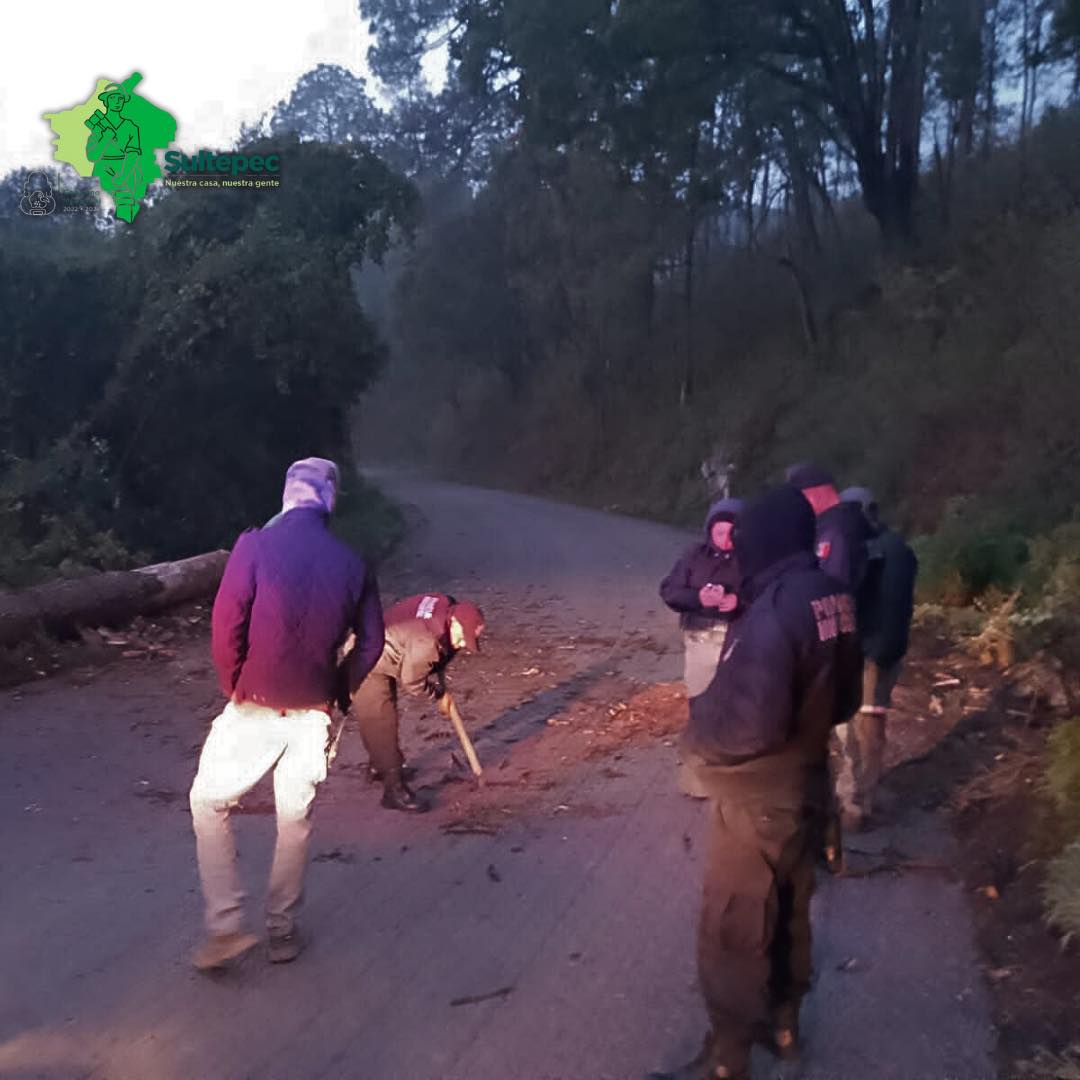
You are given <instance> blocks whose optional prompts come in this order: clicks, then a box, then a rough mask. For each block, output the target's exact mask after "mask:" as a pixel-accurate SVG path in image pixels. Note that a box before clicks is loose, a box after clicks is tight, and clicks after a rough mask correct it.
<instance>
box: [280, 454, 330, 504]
mask: <svg viewBox="0 0 1080 1080" xmlns="http://www.w3.org/2000/svg"><path fill="white" fill-rule="evenodd" d="M337 491H338V467H337V465H335V464H334V462H332V461H329V460H328V459H327V458H318V457H309V458H303V459H301V460H300V461H294V462H293V463H292V464H291V465H290V466H289V471H288V472H287V473H286V474H285V490H284V492H282V496H281V512H282V513H283V514H287V513H288V512H289V511H290V510H296V509H298V508H299V507H302V506H306V507H310V508H312V509H316V510H322V511H323V512H324V513H326V514H330V513H333V510H334V505H335V503H336V502H337Z"/></svg>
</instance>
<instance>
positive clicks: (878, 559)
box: [858, 527, 919, 667]
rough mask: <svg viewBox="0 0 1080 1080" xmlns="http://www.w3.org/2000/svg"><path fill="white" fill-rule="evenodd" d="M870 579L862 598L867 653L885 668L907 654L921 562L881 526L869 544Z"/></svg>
mask: <svg viewBox="0 0 1080 1080" xmlns="http://www.w3.org/2000/svg"><path fill="white" fill-rule="evenodd" d="M867 551H868V556H869V558H868V562H867V571H866V577H865V579H864V581H863V584H862V588H861V589H860V590H859V595H858V616H859V636H860V638H861V639H862V646H863V654H864V655H865V656H866V658H867V659H868V660H873V661H874V663H875V664H878V665H879V666H881V667H891V666H892V665H893V664H896V663H899V661H900V660H902V659H903V658H904V655H905V654H906V653H907V648H908V633H909V630H910V628H911V615H912V612H913V610H914V606H915V578H916V576H917V574H918V572H919V562H918V559H916V557H915V552H914V551H912V550H911V548H910V547H909V546H908V545H907V543H906V542H905V541H904V538H903V537H902V536H901V535H900V534H899V533H896V532H893V530H892V529H888V528H885V527H881V528H879V529H878V530H877V531H876V534H875V535H874V536H873V537H872V539H871V540H870V542H869V544H868V545H867Z"/></svg>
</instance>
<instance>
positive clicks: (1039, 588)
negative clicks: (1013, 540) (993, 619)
mask: <svg viewBox="0 0 1080 1080" xmlns="http://www.w3.org/2000/svg"><path fill="white" fill-rule="evenodd" d="M1029 546H1030V551H1031V559H1030V562H1029V564H1028V567H1027V569H1026V571H1025V573H1024V575H1023V592H1024V598H1025V599H1024V604H1023V606H1022V608H1021V610H1020V611H1018V612H1017V613H1016V614H1015V615H1014V616H1013V617H1012V622H1013V625H1014V628H1015V630H1016V633H1017V635H1018V637H1019V638H1020V639H1021V642H1022V645H1021V647H1022V649H1023V651H1024V652H1028V653H1031V652H1037V651H1040V650H1044V651H1049V652H1052V653H1054V654H1055V655H1057V656H1059V657H1060V658H1061V659H1062V660H1065V661H1066V662H1068V663H1074V662H1077V661H1080V524H1078V523H1076V522H1070V523H1068V524H1065V525H1060V526H1058V527H1057V528H1056V529H1053V530H1052V531H1051V532H1049V533H1047V534H1046V535H1044V536H1039V537H1036V538H1035V539H1034V540H1032V541H1031V543H1030V545H1029Z"/></svg>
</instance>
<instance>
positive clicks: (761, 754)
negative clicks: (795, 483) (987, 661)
mask: <svg viewBox="0 0 1080 1080" xmlns="http://www.w3.org/2000/svg"><path fill="white" fill-rule="evenodd" d="M814 537H815V522H814V515H813V511H812V510H811V509H810V505H809V503H807V501H806V500H805V499H804V498H803V497H802V495H801V494H800V493H799V492H797V491H796V490H795V489H794V488H790V487H784V488H780V489H778V490H776V491H773V492H770V493H768V494H767V495H765V496H763V497H762V498H761V499H759V500H758V501H757V502H755V503H754V504H753V505H752V506H751V507H750V508H749V509H748V510H747V511H746V512H745V513H744V514H743V515H742V517H741V518H740V521H739V524H738V526H737V527H736V532H735V551H736V556H737V557H738V559H739V561H740V563H741V564H742V566H743V569H744V571H745V578H744V582H743V593H742V600H743V602H744V603H745V604H746V605H748V606H747V610H746V611H745V613H744V614H743V615H742V617H741V618H740V619H739V620H738V622H736V623H735V624H734V625H733V626H732V628H731V630H730V632H729V635H728V639H727V643H726V645H725V648H724V653H723V656H722V657H721V660H720V664H719V666H718V668H717V671H716V675H715V676H714V677H713V680H712V682H711V683H710V684H709V686H708V688H707V689H706V690H705V692H704V693H702V694H701V695H699V696H698V697H696V698H694V699H693V700H692V701H691V703H690V725H689V728H688V731H687V736H686V743H687V748H688V749H689V750H690V751H692V752H693V753H695V754H697V755H698V756H699V757H701V758H703V759H704V760H705V762H706V763H708V764H709V765H712V766H713V769H712V772H713V773H714V774H715V779H716V780H717V782H718V783H720V784H721V785H722V786H726V787H728V788H732V787H736V788H738V789H740V790H744V791H746V792H747V793H750V792H751V791H758V792H761V791H767V792H771V793H772V794H773V795H777V796H779V795H780V794H783V797H784V798H791V799H794V800H795V801H796V803H799V802H802V801H805V800H806V799H807V798H811V797H813V798H814V799H817V800H820V799H823V798H824V794H825V792H826V779H827V758H828V741H829V733H830V732H831V730H832V728H833V725H835V724H838V723H842V722H843V721H845V720H847V719H848V718H849V717H850V716H851V715H852V713H853V712H854V711H855V710H856V709H857V708H858V705H859V696H860V692H861V675H862V656H861V653H860V651H859V643H858V639H857V637H856V634H855V603H854V599H853V598H852V596H851V595H850V593H847V592H845V591H844V590H843V589H842V588H841V587H840V586H838V584H837V582H836V581H834V580H833V579H832V578H830V577H829V576H828V575H827V574H825V573H824V572H823V571H822V570H821V569H820V568H819V567H818V565H817V560H816V559H815V555H814Z"/></svg>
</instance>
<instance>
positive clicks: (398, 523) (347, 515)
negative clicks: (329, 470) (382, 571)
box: [331, 476, 405, 562]
mask: <svg viewBox="0 0 1080 1080" xmlns="http://www.w3.org/2000/svg"><path fill="white" fill-rule="evenodd" d="M331 520H332V521H333V527H334V532H335V533H336V534H337V535H338V536H339V537H341V539H342V540H344V541H345V542H346V543H349V544H351V545H352V546H353V547H355V548H356V549H357V550H358V551H360V552H362V553H363V555H364V556H365V558H368V559H370V560H372V561H373V562H379V561H380V560H382V559H384V558H385V557H386V556H387V555H389V554H390V552H391V551H392V550H393V549H394V547H395V546H396V545H397V543H398V542H399V541H400V540H401V538H402V536H404V534H405V516H404V514H402V512H401V507H399V506H398V505H397V503H395V502H394V501H393V500H391V499H389V498H387V497H386V496H385V495H384V494H383V493H382V492H381V491H380V490H379V489H378V488H377V487H375V486H374V485H373V484H370V483H368V482H367V481H366V480H363V479H361V478H359V477H356V476H348V477H346V481H345V484H344V485H343V487H342V491H341V495H340V498H339V499H338V505H337V511H336V513H335V514H334V516H333V518H332V519H331Z"/></svg>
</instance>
